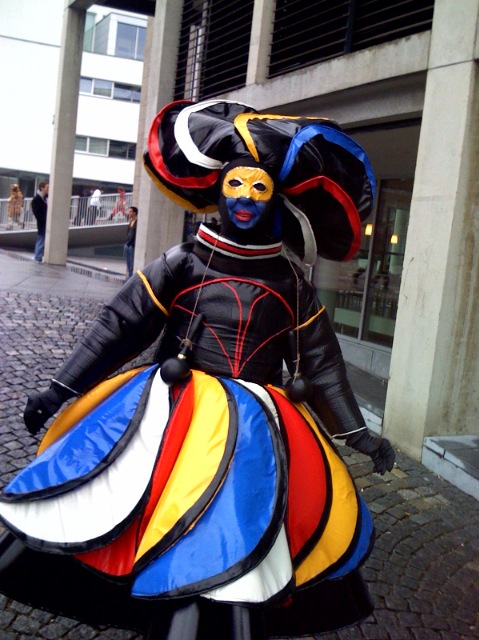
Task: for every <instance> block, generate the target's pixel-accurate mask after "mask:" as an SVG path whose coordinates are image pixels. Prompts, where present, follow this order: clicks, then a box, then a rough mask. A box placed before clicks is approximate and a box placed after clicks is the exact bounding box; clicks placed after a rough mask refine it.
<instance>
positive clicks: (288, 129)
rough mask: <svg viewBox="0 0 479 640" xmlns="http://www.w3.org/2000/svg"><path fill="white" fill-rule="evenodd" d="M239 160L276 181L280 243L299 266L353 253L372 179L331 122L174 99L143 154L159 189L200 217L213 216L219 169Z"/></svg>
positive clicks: (360, 155) (360, 154) (365, 162)
mask: <svg viewBox="0 0 479 640" xmlns="http://www.w3.org/2000/svg"><path fill="white" fill-rule="evenodd" d="M241 158H245V159H248V160H251V159H254V160H256V161H257V162H260V163H261V164H262V165H263V166H264V168H265V170H266V171H268V173H269V174H270V175H271V177H272V178H273V180H274V181H275V190H276V194H277V195H278V196H279V198H278V207H280V209H281V215H282V227H283V238H282V239H283V242H284V243H285V244H286V245H287V246H289V247H290V248H291V249H292V250H293V251H294V252H295V253H297V255H298V256H299V257H300V259H301V260H303V261H305V262H306V263H313V262H314V260H315V258H316V255H320V256H322V257H324V258H328V259H330V260H341V261H342V260H348V259H350V258H352V257H353V256H354V255H355V254H356V252H357V251H358V249H359V246H360V242H361V223H362V222H363V221H364V220H365V219H366V218H367V217H368V216H369V214H370V213H371V211H372V207H373V203H374V197H375V179H374V174H373V171H372V168H371V164H370V162H369V159H368V157H367V155H366V153H365V152H364V150H363V149H362V148H361V147H360V146H359V145H358V144H357V143H356V142H354V140H352V139H351V138H350V137H349V136H347V135H346V134H345V133H344V132H343V131H341V129H340V127H339V126H338V125H337V124H336V123H335V122H333V121H332V120H328V119H327V118H319V117H311V118H310V117H295V116H283V115H274V114H260V113H258V112H257V111H256V110H255V109H254V108H252V107H250V106H247V105H245V104H241V103H238V102H229V101H225V100H208V101H205V102H199V103H193V102H189V101H177V102H173V103H171V104H169V105H167V106H166V107H165V108H164V109H162V111H161V112H160V113H159V114H158V115H157V116H156V118H155V119H154V121H153V123H152V126H151V129H150V134H149V138H148V149H147V151H146V152H145V155H144V161H145V166H146V169H147V170H148V172H149V174H150V176H151V177H152V178H153V180H154V181H155V182H156V184H157V185H158V186H159V187H160V189H161V190H162V191H163V192H164V193H166V195H168V197H170V198H171V199H172V200H173V201H174V202H176V203H178V204H180V205H181V206H183V207H184V208H187V209H190V210H193V211H196V212H209V211H211V212H212V211H216V208H217V202H218V197H219V193H220V175H221V171H222V169H223V168H224V167H225V166H226V165H227V164H229V163H230V162H232V161H236V160H238V159H241Z"/></svg>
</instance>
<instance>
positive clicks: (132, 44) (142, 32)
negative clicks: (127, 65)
mask: <svg viewBox="0 0 479 640" xmlns="http://www.w3.org/2000/svg"><path fill="white" fill-rule="evenodd" d="M145 39H146V29H145V28H144V27H136V26H134V25H132V24H124V23H123V22H119V23H118V28H117V32H116V46H115V56H118V57H119V58H130V59H131V60H143V58H144V54H145Z"/></svg>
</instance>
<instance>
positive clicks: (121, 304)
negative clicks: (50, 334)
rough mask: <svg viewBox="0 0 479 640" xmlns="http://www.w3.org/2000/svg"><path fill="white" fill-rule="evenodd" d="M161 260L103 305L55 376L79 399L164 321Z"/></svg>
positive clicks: (165, 281)
mask: <svg viewBox="0 0 479 640" xmlns="http://www.w3.org/2000/svg"><path fill="white" fill-rule="evenodd" d="M172 280H173V278H172V274H171V272H170V270H169V269H168V266H167V262H166V258H165V256H162V258H159V259H158V260H156V261H155V262H153V263H151V264H150V265H148V266H147V267H146V268H145V270H144V271H143V272H140V271H138V272H137V274H135V275H134V276H133V277H132V278H130V279H129V280H128V281H127V283H126V284H125V285H124V286H123V287H122V288H121V289H120V291H119V292H118V293H117V294H116V295H115V297H114V298H113V299H112V300H111V301H110V302H109V303H108V304H106V305H105V306H104V307H103V309H102V311H101V312H100V314H99V315H98V317H97V319H96V320H95V321H94V323H93V326H92V327H91V329H90V330H89V331H88V332H87V333H86V335H85V336H84V337H83V338H82V340H81V341H80V343H79V344H78V345H77V347H76V348H75V349H74V350H73V352H72V354H71V355H70V357H69V358H68V359H67V361H66V362H65V364H64V365H63V366H62V368H61V369H60V371H59V372H58V373H57V375H56V376H55V380H57V381H58V382H60V383H61V384H63V385H66V386H67V387H69V388H71V389H73V390H75V391H77V392H78V393H84V392H85V391H88V390H89V389H90V388H92V387H93V386H95V385H96V384H97V383H98V382H100V381H101V380H103V379H104V378H106V377H107V376H109V375H111V374H112V373H113V372H114V371H116V370H117V369H118V368H119V367H121V366H123V365H124V364H126V363H127V362H128V361H130V360H132V359H133V358H134V357H136V356H137V355H138V354H140V353H141V352H142V351H144V350H145V349H146V348H148V347H149V346H150V345H151V344H152V343H153V342H154V341H155V340H156V338H158V336H159V335H160V333H161V330H162V328H163V326H164V324H165V322H166V319H167V316H168V311H167V307H168V302H167V301H163V302H162V300H161V298H162V292H163V291H164V290H167V291H168V290H169V291H170V295H171V291H172Z"/></svg>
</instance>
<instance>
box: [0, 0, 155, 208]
mask: <svg viewBox="0 0 479 640" xmlns="http://www.w3.org/2000/svg"><path fill="white" fill-rule="evenodd" d="M64 7H65V2H64V0H49V1H48V3H39V2H36V1H35V0H18V1H16V0H15V1H14V0H5V2H2V3H1V5H0V60H1V63H0V64H1V65H2V69H3V72H4V73H3V74H2V76H3V78H4V80H5V87H4V95H5V96H6V99H4V100H2V104H1V107H0V113H1V115H2V117H1V118H0V139H1V141H2V144H1V145H0V198H7V197H9V195H10V184H12V183H13V182H18V183H19V185H20V188H21V191H22V192H23V194H24V195H25V196H26V197H32V196H34V195H35V191H36V188H37V185H38V183H39V182H40V181H41V180H43V179H48V177H49V174H50V169H51V158H52V149H53V131H54V127H55V101H56V98H57V80H58V73H59V62H60V56H61V55H62V49H61V34H62V21H63V16H64ZM83 18H84V23H85V29H86V33H85V34H83V33H79V34H78V38H77V40H78V44H79V46H81V49H82V52H81V54H80V55H79V56H78V59H77V62H78V63H79V64H80V78H79V85H78V86H77V87H75V88H73V87H72V90H71V96H67V95H66V94H63V95H62V96H61V99H62V101H63V102H64V103H68V109H69V111H70V116H71V120H72V121H73V120H74V121H75V134H76V136H75V139H74V150H75V153H74V162H73V182H72V193H73V195H87V194H88V193H89V190H90V189H91V188H92V187H93V186H102V187H103V188H104V189H105V190H111V192H113V193H116V188H117V187H119V186H121V187H123V188H125V189H126V190H131V189H132V187H133V181H134V173H135V148H136V143H137V137H138V119H139V111H140V97H141V81H142V70H143V52H142V51H141V52H139V51H138V47H137V50H136V51H132V52H130V51H128V50H123V51H122V50H121V43H122V42H123V43H125V42H127V41H128V33H124V32H123V31H122V29H128V28H131V29H132V30H135V29H141V30H142V31H143V32H144V33H146V22H147V21H146V18H145V17H143V16H135V15H133V14H131V13H129V12H125V11H122V10H119V9H118V10H116V11H113V10H112V9H110V8H105V7H101V6H99V5H96V6H95V5H93V6H91V7H90V8H89V10H88V13H87V14H85V16H84V17H83ZM122 34H123V35H124V36H125V37H123V39H122V38H121V36H122ZM100 36H102V38H101V37H100ZM140 45H141V42H140ZM85 49H86V50H85ZM126 56H128V57H126ZM73 62H75V61H73ZM12 123H18V124H17V126H14V127H13V126H12Z"/></svg>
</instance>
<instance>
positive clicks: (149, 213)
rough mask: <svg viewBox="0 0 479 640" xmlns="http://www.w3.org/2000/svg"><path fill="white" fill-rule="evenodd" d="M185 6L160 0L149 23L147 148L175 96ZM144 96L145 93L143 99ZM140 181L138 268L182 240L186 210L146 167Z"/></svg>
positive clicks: (145, 134)
mask: <svg viewBox="0 0 479 640" xmlns="http://www.w3.org/2000/svg"><path fill="white" fill-rule="evenodd" d="M182 10H183V2H181V1H178V0H166V1H162V2H157V3H156V13H155V17H154V20H153V21H152V24H151V25H149V29H151V33H150V34H149V37H150V38H151V40H149V45H150V54H149V56H148V60H147V62H146V64H147V65H148V69H147V72H145V77H146V80H147V87H146V102H145V104H144V109H145V112H144V113H145V116H144V123H143V126H144V129H143V132H142V134H141V133H140V135H139V138H140V137H141V144H142V147H143V149H145V148H146V140H147V136H148V131H149V128H150V124H151V122H152V120H153V118H154V117H155V115H156V114H157V113H158V112H159V111H160V109H161V108H162V107H163V106H164V105H165V104H166V103H168V102H170V101H171V100H173V95H174V88H175V77H176V61H177V56H178V43H179V32H180V26H181V16H182ZM143 90H144V88H142V93H143ZM144 99H145V97H144V96H142V101H143V100H144ZM137 184H138V189H139V193H138V207H139V217H138V231H137V237H136V247H135V268H142V267H143V266H144V265H145V264H147V263H149V262H151V261H152V260H154V259H155V258H157V257H158V256H159V255H160V254H161V253H162V252H163V251H165V250H166V249H168V248H170V247H171V246H173V245H175V244H178V243H179V242H181V239H182V233H183V219H184V212H183V210H182V209H181V207H179V206H178V205H175V204H173V203H172V202H171V201H170V200H169V199H168V198H167V197H166V196H164V195H163V194H162V193H161V192H160V191H159V189H158V188H157V187H156V186H155V185H154V184H153V182H152V181H151V179H150V178H149V176H148V175H147V173H146V171H145V170H144V169H142V171H141V173H140V175H139V179H138V182H137Z"/></svg>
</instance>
